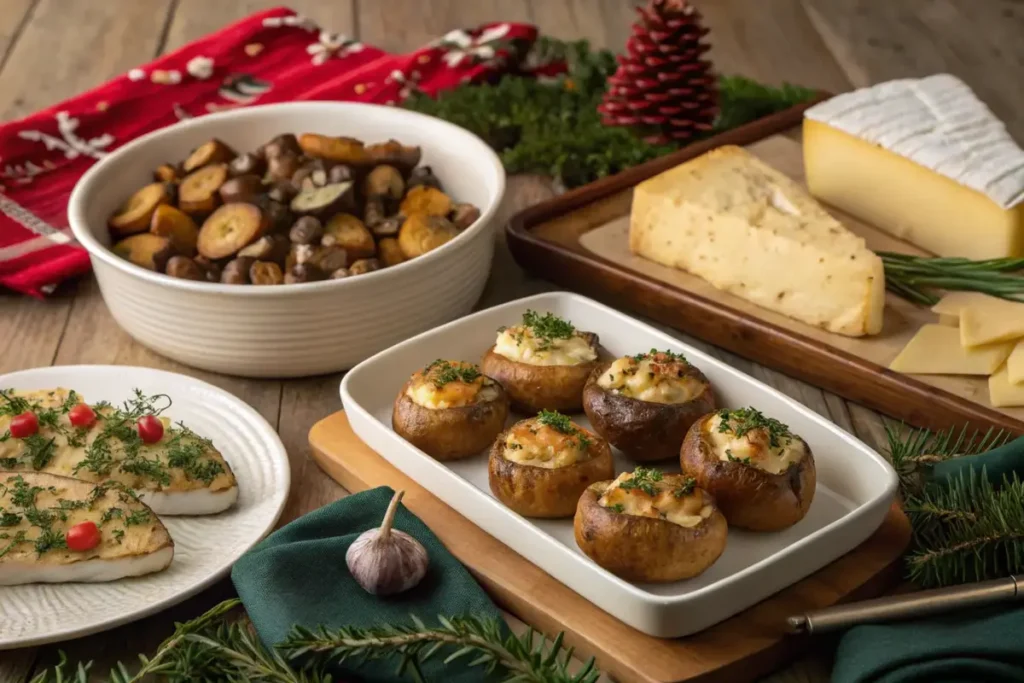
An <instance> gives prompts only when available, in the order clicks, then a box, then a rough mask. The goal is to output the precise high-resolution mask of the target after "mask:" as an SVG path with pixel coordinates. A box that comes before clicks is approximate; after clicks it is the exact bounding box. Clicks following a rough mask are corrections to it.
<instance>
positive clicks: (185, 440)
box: [0, 389, 238, 515]
mask: <svg viewBox="0 0 1024 683" xmlns="http://www.w3.org/2000/svg"><path fill="white" fill-rule="evenodd" d="M72 393H73V392H71V391H69V390H67V389H53V390H39V391H30V392H24V391H4V394H5V395H6V396H8V397H11V398H14V399H15V400H18V399H23V400H25V401H28V403H29V404H31V405H32V406H33V410H34V411H35V412H36V413H37V414H40V413H45V412H46V411H50V412H51V413H52V414H53V424H50V423H49V421H47V420H41V421H40V425H39V433H38V436H39V437H40V440H41V441H40V440H35V441H27V440H24V439H15V438H7V439H2V436H3V435H4V434H6V433H7V432H8V428H9V426H10V422H11V418H12V415H11V414H10V411H7V412H6V413H4V412H2V410H0V469H6V470H14V471H19V472H46V473H49V474H56V475H59V476H64V477H74V478H76V479H81V480H83V481H87V482H92V483H102V482H105V481H116V482H118V483H120V484H123V485H125V486H127V487H128V488H130V489H132V490H133V491H135V492H136V493H137V494H138V495H139V497H140V498H141V499H142V500H143V502H145V503H146V504H147V505H149V506H150V507H152V508H153V510H155V511H156V512H157V513H158V514H161V515H209V514H215V513H218V512H222V511H223V510H227V509H228V508H230V507H231V506H232V505H234V504H235V502H236V501H237V500H238V483H237V482H236V480H235V476H234V473H233V472H232V471H231V467H230V465H229V464H228V463H227V461H226V460H225V459H224V457H223V456H222V455H221V454H220V452H218V451H217V449H216V448H214V446H213V444H212V443H211V442H210V441H208V440H206V439H203V438H202V437H200V436H199V435H197V434H195V433H193V432H191V431H190V430H187V429H184V428H182V427H181V426H180V425H172V423H171V421H170V420H169V419H168V418H166V417H161V418H160V420H161V422H162V423H163V426H164V436H163V438H162V439H161V440H160V441H158V442H156V443H153V444H144V443H141V444H140V443H136V444H135V446H126V442H125V441H123V440H122V439H121V438H119V437H118V436H117V435H116V434H117V430H112V429H111V427H112V426H116V422H117V417H118V415H119V414H120V413H119V411H118V409H116V408H114V407H112V406H110V405H98V406H94V409H95V411H96V414H97V416H98V419H97V420H96V422H95V424H93V426H92V427H90V428H88V429H81V428H76V427H74V426H73V425H72V424H71V421H70V419H69V418H68V414H67V410H68V409H69V408H70V407H71V406H73V405H74V404H76V403H78V402H84V401H83V399H82V398H81V396H80V395H78V394H75V396H74V397H71V396H70V395H71V394H72ZM5 401H6V403H5ZM5 404H6V405H9V401H7V400H6V399H2V398H0V409H2V408H3V406H4V405H5ZM125 426H126V428H127V429H126V431H133V430H134V425H133V424H126V425H125ZM51 440H52V446H49V447H47V448H46V450H45V451H42V450H41V448H40V443H46V442H48V441H51Z"/></svg>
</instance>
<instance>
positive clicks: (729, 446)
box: [705, 413, 807, 474]
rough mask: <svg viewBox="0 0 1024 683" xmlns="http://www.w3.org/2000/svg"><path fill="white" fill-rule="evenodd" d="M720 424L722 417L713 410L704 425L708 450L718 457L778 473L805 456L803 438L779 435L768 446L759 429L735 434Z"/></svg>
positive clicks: (766, 438) (766, 439)
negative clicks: (772, 443)
mask: <svg viewBox="0 0 1024 683" xmlns="http://www.w3.org/2000/svg"><path fill="white" fill-rule="evenodd" d="M721 426H722V416H721V415H719V414H717V413H716V414H715V415H714V416H713V417H712V418H711V419H710V420H708V422H707V426H706V427H705V430H706V431H707V435H708V440H709V441H710V443H711V448H712V452H713V453H714V454H715V455H716V456H717V457H718V459H719V460H723V461H730V460H732V461H737V460H739V461H741V462H743V464H746V465H751V466H752V467H756V468H758V469H759V470H763V471H765V472H768V473H770V474H781V473H783V472H785V471H786V470H788V469H789V468H790V467H791V466H792V465H795V464H796V463H799V462H800V461H801V460H803V459H804V456H805V455H807V448H806V446H805V444H804V442H803V439H798V438H795V437H792V436H791V437H781V438H780V439H779V443H778V445H777V446H772V445H771V444H770V443H769V439H768V434H767V432H766V431H765V430H764V429H763V428H759V429H752V430H750V431H749V432H747V433H746V434H744V435H743V436H736V434H734V433H733V432H732V431H724V432H723V431H720V430H721Z"/></svg>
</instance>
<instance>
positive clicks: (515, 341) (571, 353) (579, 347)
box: [494, 325, 597, 365]
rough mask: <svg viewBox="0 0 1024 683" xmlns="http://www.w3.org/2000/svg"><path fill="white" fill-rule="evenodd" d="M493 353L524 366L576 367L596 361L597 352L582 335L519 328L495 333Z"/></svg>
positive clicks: (508, 328)
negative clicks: (555, 334)
mask: <svg viewBox="0 0 1024 683" xmlns="http://www.w3.org/2000/svg"><path fill="white" fill-rule="evenodd" d="M494 352H495V353H496V354H498V355H499V356H504V357H505V358H508V359H509V360H513V361H516V362H517V363H526V364H527V365H580V364H582V363H589V362H591V361H593V360H596V359H597V350H596V349H595V348H594V344H593V342H592V341H591V339H590V338H589V337H587V336H586V335H584V334H582V333H580V332H575V333H573V334H572V335H571V336H569V337H565V338H551V337H544V336H541V335H538V334H536V332H535V330H534V328H532V327H526V326H523V325H516V326H514V327H506V328H505V329H503V330H502V331H501V332H499V333H498V338H497V339H496V340H495V342H494Z"/></svg>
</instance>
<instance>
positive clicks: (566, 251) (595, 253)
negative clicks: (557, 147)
mask: <svg viewBox="0 0 1024 683" xmlns="http://www.w3.org/2000/svg"><path fill="white" fill-rule="evenodd" d="M738 130H739V131H740V132H742V131H743V129H738ZM757 132H762V133H763V132H764V131H763V130H762V131H754V133H757ZM744 137H745V138H750V134H749V131H748V134H747V135H745V136H744ZM797 139H798V136H797V135H796V134H795V133H793V132H792V131H791V132H790V134H788V135H781V134H769V135H760V136H759V137H757V138H753V139H744V140H740V141H739V142H737V140H736V139H724V136H718V137H717V138H713V139H711V140H708V141H707V143H716V142H717V143H719V144H743V145H746V146H747V149H748V150H750V151H751V152H752V153H754V154H756V155H757V156H758V157H760V158H761V159H763V160H764V161H766V162H768V163H769V164H770V165H772V166H774V167H775V168H776V169H778V170H780V171H782V172H783V173H785V174H786V175H788V176H790V177H791V178H794V179H795V180H797V181H799V182H803V180H804V173H803V154H802V147H801V144H800V143H799V142H798V141H797ZM707 143H706V144H703V145H701V146H700V147H699V148H698V146H696V145H694V146H693V147H687V148H686V149H684V150H682V151H681V152H680V153H678V154H677V155H674V158H673V161H674V162H675V164H678V163H682V162H683V161H685V160H686V159H687V158H693V157H696V156H699V155H700V154H702V153H703V152H704V151H706V150H707V149H708V148H709V147H708V144H707ZM713 146H714V145H713ZM684 153H685V154H684ZM659 161H662V160H659ZM665 168H666V166H665V165H664V164H663V163H657V164H656V163H653V162H652V163H651V164H645V165H643V166H639V167H637V168H634V169H632V170H630V171H627V172H626V173H622V174H620V175H618V176H614V177H612V178H609V179H608V180H607V181H602V182H599V183H593V184H591V185H587V186H584V187H581V188H578V189H576V190H574V191H572V192H569V193H567V194H565V195H562V196H560V197H557V198H555V199H551V200H549V201H547V202H543V203H541V204H538V205H536V206H534V207H531V208H529V209H527V210H525V211H523V212H521V213H519V214H517V215H516V216H514V217H513V218H512V220H511V222H510V223H509V225H508V229H507V233H508V241H509V248H510V250H511V251H512V254H513V256H514V257H515V259H516V261H517V262H518V263H519V265H520V266H522V267H523V268H525V269H526V270H529V271H531V272H533V273H535V274H537V275H539V276H541V277H544V278H546V279H548V280H551V281H552V282H555V283H557V284H559V285H561V286H563V287H565V288H567V289H571V290H575V291H578V292H580V293H583V294H586V295H587V296H590V297H593V298H595V299H599V300H603V301H605V302H607V303H609V304H611V305H613V306H617V307H620V308H622V309H624V310H630V311H636V312H639V313H641V314H643V315H647V316H649V317H651V318H653V319H654V320H657V321H659V322H662V323H665V324H667V325H671V326H672V327H675V328H677V329H679V330H680V331H682V332H685V333H686V334H689V335H692V336H694V337H696V338H698V339H702V340H704V341H707V342H710V343H712V344H714V345H716V346H720V347H722V348H725V349H728V350H729V351H732V352H734V353H737V354H739V355H741V356H744V357H746V358H749V359H751V360H753V361H755V362H757V363H761V364H763V365H767V366H769V367H772V368H775V369H777V370H781V371H782V372H785V373H786V374H789V375H791V376H793V377H797V378H799V379H802V380H804V381H806V382H809V383H810V384H813V385H816V386H819V387H821V388H823V389H826V390H828V391H831V392H833V393H836V394H839V395H840V396H843V397H845V398H847V399H850V400H852V401H856V402H857V403H860V404H863V405H866V406H868V407H870V408H873V409H875V410H878V411H880V412H882V413H885V414H887V415H891V416H893V417H896V418H898V419H901V420H904V421H906V422H908V423H910V424H912V425H916V426H919V427H928V428H930V429H943V428H947V427H950V426H960V425H962V424H964V423H969V424H970V425H971V426H972V427H974V428H979V429H988V428H991V427H995V428H997V429H1008V430H1010V431H1012V432H1016V433H1020V432H1024V408H1006V409H1000V408H994V407H992V406H991V404H990V403H989V402H988V378H987V377H959V376H952V375H914V376H911V375H904V374H901V373H898V372H893V371H891V370H889V369H888V365H889V363H890V362H891V361H892V360H893V359H894V358H895V357H896V355H897V354H898V353H899V351H900V350H901V349H902V348H903V346H904V345H905V344H906V343H907V342H908V341H909V340H910V338H911V337H912V336H913V335H914V333H915V332H917V330H918V329H919V328H920V327H921V325H923V324H924V323H930V322H937V321H938V316H936V315H935V314H933V313H932V312H931V311H929V310H928V309H927V308H923V307H920V306H917V305H915V304H912V303H910V302H908V301H906V300H904V299H901V298H899V297H897V296H896V295H894V294H891V293H889V294H887V298H886V310H885V325H884V328H883V330H882V332H881V334H879V335H874V336H870V337H859V338H853V337H846V336H843V335H839V334H833V333H831V332H827V331H825V330H822V329H820V328H817V327H813V326H810V325H806V324H804V323H801V322H798V321H796V320H792V319H790V318H787V317H785V316H783V315H780V314H777V313H774V312H772V311H769V310H767V309H764V308H761V307H759V306H757V305H755V304H752V303H749V302H747V301H746V300H744V299H740V298H739V297H736V296H733V295H732V294H728V293H726V292H722V291H719V290H717V289H715V288H714V287H712V286H711V285H710V284H708V283H707V282H706V281H705V280H703V279H701V278H699V277H696V276H693V275H689V274H687V273H685V272H683V271H680V270H676V269H673V268H668V267H665V266H662V265H659V264H656V263H654V262H652V261H648V260H646V259H643V258H640V257H638V256H635V255H633V254H632V253H631V252H630V251H629V246H628V234H629V212H630V206H631V202H632V197H633V187H634V186H635V185H637V184H639V183H640V182H642V181H643V180H646V179H647V178H649V177H651V176H654V175H657V174H658V173H660V172H661V171H663V170H665ZM830 211H831V212H832V213H833V214H834V215H835V216H836V218H838V219H839V220H840V221H842V222H843V223H844V224H845V225H846V226H847V227H848V228H850V230H852V231H853V232H855V233H857V234H859V235H861V236H862V237H864V238H865V240H866V241H867V244H868V247H870V248H871V249H874V250H878V251H895V252H904V253H913V254H924V253H925V252H923V251H921V250H919V249H917V248H915V247H913V246H912V245H910V244H907V243H906V242H903V241H901V240H898V239H896V238H894V237H891V236H889V235H888V234H886V233H884V232H882V231H881V230H879V229H877V228H875V227H873V226H870V225H868V224H866V223H863V222H860V221H858V220H856V219H854V218H853V217H851V216H849V215H847V214H844V213H842V212H840V211H838V210H832V209H830Z"/></svg>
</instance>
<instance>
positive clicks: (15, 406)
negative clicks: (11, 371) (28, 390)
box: [0, 389, 32, 417]
mask: <svg viewBox="0 0 1024 683" xmlns="http://www.w3.org/2000/svg"><path fill="white" fill-rule="evenodd" d="M29 410H32V404H31V403H29V402H28V400H27V399H26V398H24V397H23V396H15V395H14V390H13V389H0V417H2V416H4V415H10V416H12V417H13V416H14V415H21V414H22V413H24V412H26V411H29Z"/></svg>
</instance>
